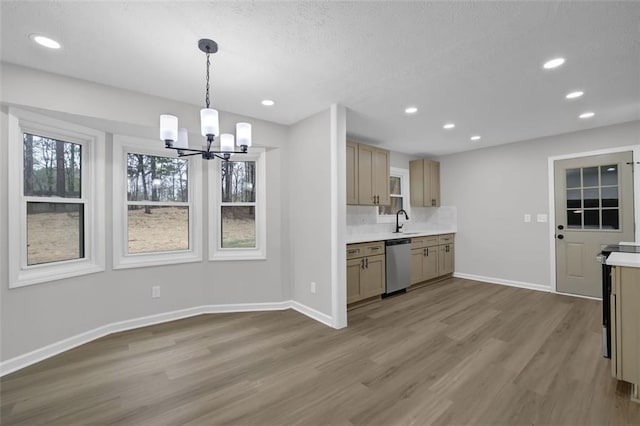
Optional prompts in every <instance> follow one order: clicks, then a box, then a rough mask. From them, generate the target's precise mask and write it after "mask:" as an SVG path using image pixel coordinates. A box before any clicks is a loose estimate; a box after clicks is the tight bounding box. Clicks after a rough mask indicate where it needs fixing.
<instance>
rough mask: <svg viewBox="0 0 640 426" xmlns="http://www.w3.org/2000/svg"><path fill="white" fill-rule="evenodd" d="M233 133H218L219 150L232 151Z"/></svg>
mask: <svg viewBox="0 0 640 426" xmlns="http://www.w3.org/2000/svg"><path fill="white" fill-rule="evenodd" d="M233 149H234V146H233V135H232V134H231V133H223V134H221V135H220V151H222V152H233Z"/></svg>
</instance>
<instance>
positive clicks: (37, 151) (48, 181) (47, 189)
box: [22, 133, 82, 198]
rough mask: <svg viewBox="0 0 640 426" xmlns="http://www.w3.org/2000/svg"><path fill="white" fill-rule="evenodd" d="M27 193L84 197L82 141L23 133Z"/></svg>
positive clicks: (44, 195)
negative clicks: (82, 191) (66, 140)
mask: <svg viewBox="0 0 640 426" xmlns="http://www.w3.org/2000/svg"><path fill="white" fill-rule="evenodd" d="M22 139H23V148H24V156H23V158H24V195H26V196H35V197H64V198H80V197H81V184H82V177H81V176H82V145H80V144H77V143H71V142H65V141H61V140H57V139H52V138H46V137H43V136H38V135H34V134H31V133H23V135H22Z"/></svg>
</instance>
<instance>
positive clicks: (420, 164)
mask: <svg viewBox="0 0 640 426" xmlns="http://www.w3.org/2000/svg"><path fill="white" fill-rule="evenodd" d="M409 186H410V191H409V192H410V201H411V206H412V207H440V163H439V162H437V161H433V160H427V159H423V160H415V161H411V162H410V163H409Z"/></svg>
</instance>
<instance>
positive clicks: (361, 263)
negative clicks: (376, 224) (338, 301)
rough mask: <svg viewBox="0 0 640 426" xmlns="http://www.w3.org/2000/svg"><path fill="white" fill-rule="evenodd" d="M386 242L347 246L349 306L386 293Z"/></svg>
mask: <svg viewBox="0 0 640 426" xmlns="http://www.w3.org/2000/svg"><path fill="white" fill-rule="evenodd" d="M385 283H386V263H385V255H384V242H383V241H381V242H377V243H365V244H350V245H348V246H347V304H349V303H354V302H358V301H360V300H364V299H368V298H370V297H374V296H379V295H381V294H382V293H384V289H385Z"/></svg>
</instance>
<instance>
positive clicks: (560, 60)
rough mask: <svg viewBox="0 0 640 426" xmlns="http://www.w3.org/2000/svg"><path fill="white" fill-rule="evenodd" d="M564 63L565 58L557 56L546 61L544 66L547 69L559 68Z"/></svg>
mask: <svg viewBox="0 0 640 426" xmlns="http://www.w3.org/2000/svg"><path fill="white" fill-rule="evenodd" d="M562 64H564V58H555V59H552V60H550V61H547V62H545V63H544V65H543V67H544V69H546V70H550V69H552V68H557V67H559V66H560V65H562Z"/></svg>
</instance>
